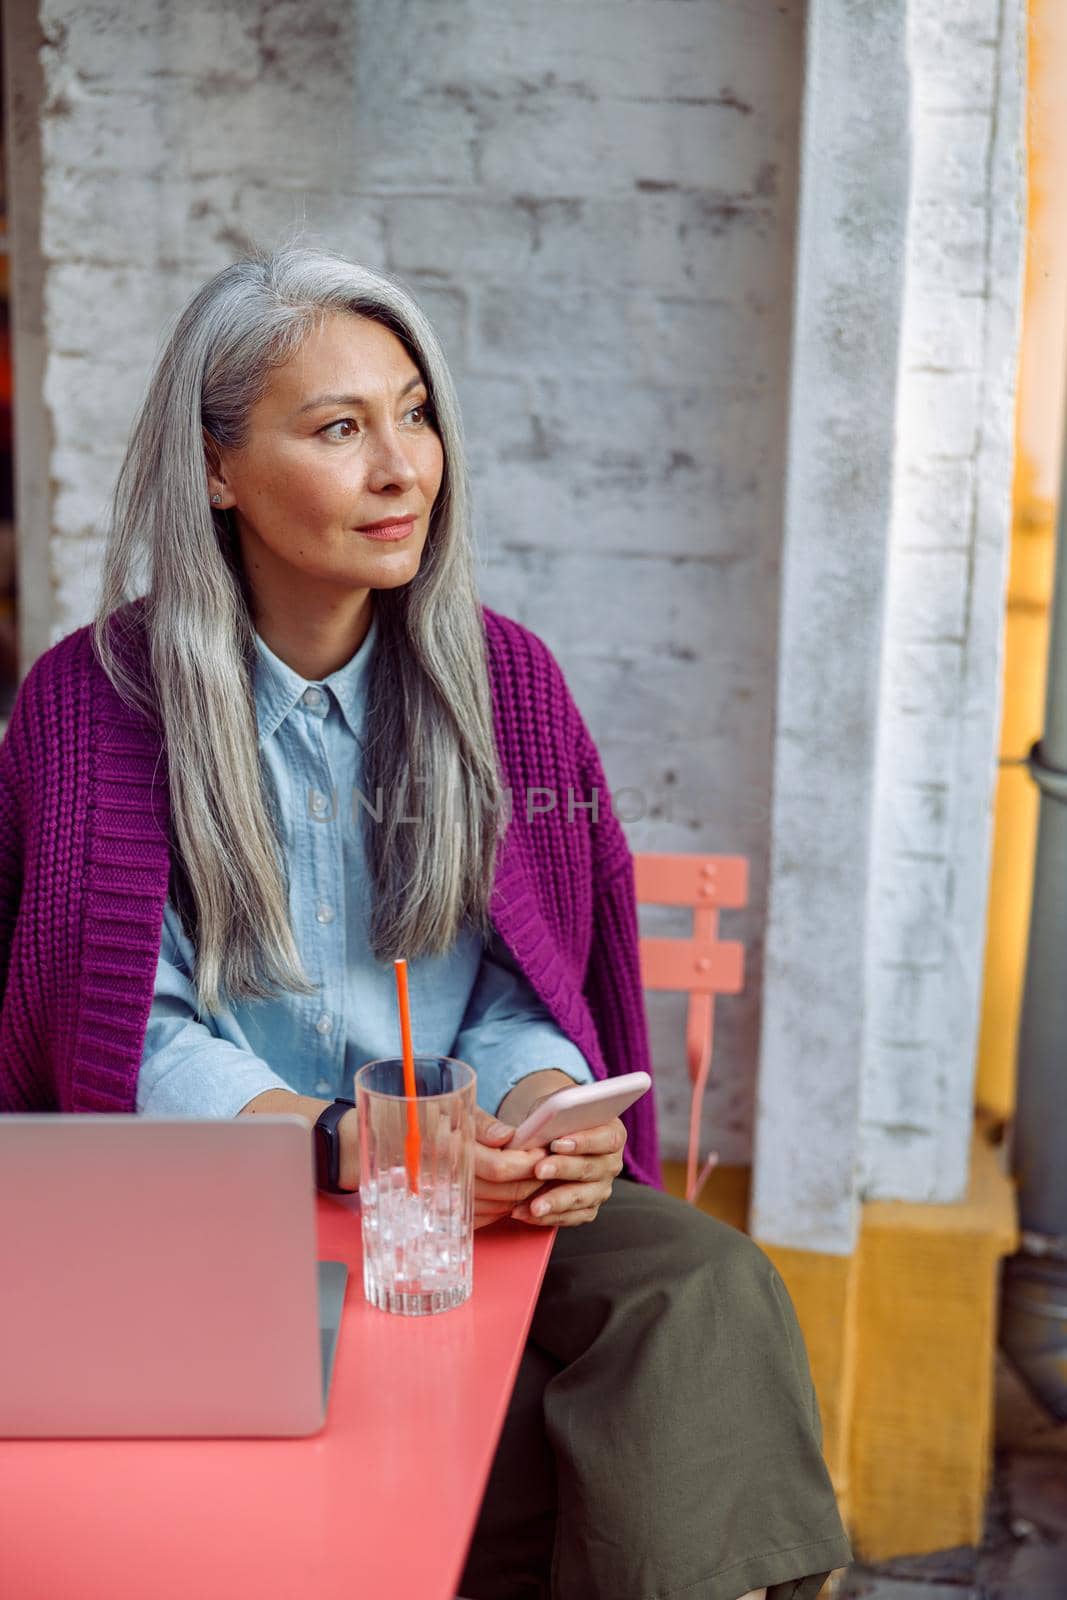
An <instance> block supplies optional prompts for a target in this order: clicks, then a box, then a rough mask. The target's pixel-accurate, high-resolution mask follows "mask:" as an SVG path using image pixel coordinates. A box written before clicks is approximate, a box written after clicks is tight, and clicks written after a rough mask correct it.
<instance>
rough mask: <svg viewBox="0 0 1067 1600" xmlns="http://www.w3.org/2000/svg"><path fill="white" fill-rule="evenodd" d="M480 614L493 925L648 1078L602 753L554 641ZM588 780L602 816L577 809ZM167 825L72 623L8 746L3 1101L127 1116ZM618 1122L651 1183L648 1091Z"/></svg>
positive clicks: (591, 1050) (533, 974)
mask: <svg viewBox="0 0 1067 1600" xmlns="http://www.w3.org/2000/svg"><path fill="white" fill-rule="evenodd" d="M483 614H484V620H485V629H486V641H487V645H488V657H489V672H490V679H491V684H492V694H493V714H494V724H495V729H496V742H497V749H498V752H499V756H500V761H501V766H502V770H503V778H504V783H505V784H506V785H507V786H509V787H510V789H511V792H512V809H511V820H510V823H509V825H508V829H507V832H506V834H505V837H504V840H503V843H502V846H501V849H500V853H499V859H498V864H497V872H496V879H495V882H494V886H493V897H492V902H491V907H490V912H491V916H492V920H493V923H494V924H495V926H496V928H497V930H498V931H499V933H500V934H501V935H502V937H503V938H504V940H505V942H506V944H507V945H508V947H509V948H510V949H511V951H512V953H513V954H514V956H515V958H516V960H517V962H518V963H519V965H520V967H521V969H522V971H523V972H524V973H525V974H526V976H527V978H528V979H529V981H530V983H531V984H532V985H533V987H534V989H535V990H536V992H537V993H538V994H539V995H540V997H541V999H542V1000H543V1002H544V1003H545V1005H546V1006H547V1007H548V1009H549V1011H550V1012H551V1014H552V1016H553V1017H554V1018H555V1020H556V1022H557V1023H558V1024H559V1026H560V1028H562V1030H563V1032H564V1033H565V1034H566V1035H567V1037H568V1038H569V1039H571V1040H572V1041H573V1042H574V1044H576V1045H577V1047H578V1049H579V1050H581V1052H582V1054H583V1055H584V1056H585V1058H586V1060H587V1061H588V1062H589V1064H590V1066H591V1067H592V1069H593V1071H594V1073H595V1074H596V1076H597V1077H601V1078H602V1077H605V1076H606V1075H608V1074H609V1073H610V1074H614V1073H622V1072H635V1071H638V1070H641V1069H644V1070H646V1071H647V1070H649V1048H648V1029H647V1023H646V1019H645V1011H644V1003H643V996H642V990H641V978H640V969H639V965H638V936H637V910H636V904H635V896H634V877H633V861H632V858H631V855H630V851H629V848H628V846H627V843H626V838H625V835H624V833H623V831H622V828H621V827H620V825H619V823H618V821H617V820H616V818H615V817H614V815H613V813H612V810H611V805H610V800H609V794H608V788H607V784H606V782H605V779H604V774H603V770H602V768H601V765H600V760H599V758H598V756H597V752H596V749H595V747H594V745H593V741H592V739H591V738H590V736H589V732H588V730H587V729H586V727H585V724H584V722H583V721H582V718H581V715H580V713H579V711H578V708H577V706H576V705H575V703H574V700H573V699H572V698H571V695H570V693H569V691H568V689H567V686H566V683H565V681H564V678H563V674H562V672H561V671H560V668H559V665H558V663H557V662H556V660H555V659H554V657H553V656H552V654H551V652H550V651H549V649H548V648H547V646H546V645H545V644H544V643H543V642H542V641H541V640H540V639H539V638H538V637H537V636H536V635H535V634H533V633H531V632H530V631H529V630H528V629H527V628H524V627H522V626H521V625H520V624H519V623H517V622H513V621H511V620H510V619H508V618H507V617H503V616H500V615H499V614H498V613H497V612H494V611H490V610H489V609H488V607H485V608H483ZM143 617H144V599H143V598H142V599H139V600H134V601H131V602H129V603H128V604H127V605H125V606H123V607H121V608H120V611H119V612H118V613H116V620H117V619H119V618H121V620H122V622H123V623H124V624H127V625H129V624H132V627H131V629H130V632H129V634H128V635H127V637H128V638H129V640H130V641H131V642H130V643H129V644H128V645H127V644H125V643H124V644H123V646H122V648H124V649H129V650H130V651H132V652H133V656H132V659H133V660H134V661H136V662H138V663H139V665H140V666H141V669H142V670H146V667H145V662H146V660H147V657H146V655H145V654H144V653H143V652H144V650H145V645H146V639H145V630H144V626H143ZM124 631H125V630H124ZM535 789H540V790H543V791H549V793H550V794H552V795H555V796H556V803H555V805H554V807H553V808H552V809H543V810H542V809H541V808H542V807H546V808H547V807H548V805H549V803H550V802H549V799H548V796H547V795H546V794H541V795H537V796H532V791H533V790H535ZM594 791H596V792H597V819H596V820H593V813H592V812H591V810H589V809H581V807H582V804H583V802H584V803H586V804H587V803H588V802H589V801H590V800H591V799H592V796H593V792H594ZM568 794H570V795H571V796H572V797H573V799H572V803H571V804H570V806H568ZM527 796H531V800H530V803H529V805H528V804H527ZM528 811H533V812H534V815H533V816H528ZM168 822H169V793H168V782H167V765H166V752H165V750H164V748H163V744H162V741H161V739H160V736H159V733H158V731H157V730H156V729H154V728H153V727H152V725H151V724H150V723H149V722H148V720H147V719H146V718H144V717H143V716H142V715H141V714H140V713H139V712H137V711H136V710H134V709H133V708H131V707H129V706H127V705H126V704H125V702H124V701H123V700H122V699H121V698H120V697H119V695H118V694H117V693H116V692H115V689H114V687H113V686H112V684H111V682H110V680H109V679H108V677H107V675H106V673H105V672H104V670H103V668H102V666H101V665H100V662H99V660H98V658H97V656H96V653H95V651H94V649H93V645H92V629H91V627H90V626H86V627H83V628H79V629H77V630H76V631H75V632H73V633H71V634H68V635H67V637H66V638H64V639H62V640H60V642H59V643H58V644H56V645H53V647H52V648H51V649H50V650H46V651H45V652H44V654H43V655H42V656H40V657H39V658H38V660H37V661H36V662H35V663H34V665H33V666H32V667H31V669H30V671H29V672H28V673H27V675H26V678H25V680H24V682H23V683H22V685H21V687H20V689H19V693H18V696H17V698H16V701H15V705H14V708H13V711H12V715H11V721H10V725H9V727H8V731H7V734H6V736H5V738H4V740H3V743H2V744H0V1111H98V1112H99V1111H112V1112H114V1111H120V1112H133V1111H134V1109H135V1089H136V1083H137V1075H138V1072H139V1070H140V1064H141V1056H142V1052H143V1049H144V1037H145V1029H146V1026H147V1022H148V1015H149V1011H150V1009H151V1004H152V994H153V989H154V985H155V976H156V963H157V961H158V958H159V950H160V942H161V938H162V930H163V909H164V903H165V900H166V896H167V889H168V882H169V874H170V851H169V846H168ZM623 1120H624V1122H625V1123H626V1126H627V1133H628V1139H627V1146H626V1152H625V1160H626V1166H627V1170H628V1171H629V1172H630V1174H631V1175H632V1176H633V1177H634V1178H636V1179H638V1180H639V1181H640V1182H643V1183H648V1184H651V1185H653V1186H655V1187H657V1188H658V1187H661V1184H662V1180H661V1177H660V1170H659V1158H658V1152H657V1144H656V1122H655V1107H654V1104H653V1096H652V1095H651V1094H648V1095H646V1096H644V1098H643V1099H641V1100H639V1101H638V1103H637V1104H636V1105H635V1106H634V1107H632V1108H631V1110H630V1111H629V1112H627V1113H626V1115H625V1117H624V1118H623Z"/></svg>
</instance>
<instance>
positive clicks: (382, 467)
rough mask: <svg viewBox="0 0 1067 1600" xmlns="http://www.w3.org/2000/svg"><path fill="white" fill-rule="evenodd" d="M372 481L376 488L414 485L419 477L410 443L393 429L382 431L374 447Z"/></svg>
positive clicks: (377, 436)
mask: <svg viewBox="0 0 1067 1600" xmlns="http://www.w3.org/2000/svg"><path fill="white" fill-rule="evenodd" d="M372 454H373V458H374V461H373V466H372V468H371V481H372V483H373V484H374V485H375V486H376V487H380V486H381V485H384V484H386V483H403V484H412V483H414V482H415V479H416V477H417V476H418V474H417V472H416V469H415V463H414V461H413V460H412V451H411V445H410V443H409V442H408V441H407V440H405V439H403V438H402V437H401V436H400V434H398V433H397V432H395V431H394V430H392V429H388V430H380V431H379V432H378V433H377V434H376V435H375V438H374V443H373V445H372Z"/></svg>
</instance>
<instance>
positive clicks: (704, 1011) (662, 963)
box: [634, 855, 748, 1205]
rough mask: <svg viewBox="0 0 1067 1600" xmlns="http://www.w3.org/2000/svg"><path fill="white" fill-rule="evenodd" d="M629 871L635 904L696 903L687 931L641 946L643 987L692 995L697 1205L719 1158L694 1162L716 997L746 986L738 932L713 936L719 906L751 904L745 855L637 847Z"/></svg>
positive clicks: (690, 1173) (688, 1177)
mask: <svg viewBox="0 0 1067 1600" xmlns="http://www.w3.org/2000/svg"><path fill="white" fill-rule="evenodd" d="M634 877H635V882H636V888H637V900H638V903H639V904H640V905H661V906H692V908H693V934H692V938H689V939H656V938H648V937H644V936H642V938H641V941H640V953H641V981H642V983H643V984H644V987H645V988H646V989H671V990H675V991H681V992H683V993H687V994H688V995H689V1011H688V1016H687V1019H686V1030H685V1053H686V1064H687V1066H688V1069H689V1081H690V1083H691V1084H692V1098H691V1101H690V1111H689V1151H688V1156H687V1160H686V1170H685V1197H686V1199H687V1200H688V1201H690V1202H691V1203H692V1204H693V1205H695V1204H696V1203H697V1201H698V1199H699V1198H700V1192H701V1190H702V1189H703V1187H704V1185H705V1183H706V1182H707V1179H708V1175H709V1174H710V1173H711V1171H712V1170H713V1169H714V1167H715V1165H716V1163H717V1161H718V1159H719V1158H718V1155H717V1154H716V1153H715V1152H714V1151H712V1152H711V1153H710V1154H709V1155H708V1157H707V1159H706V1160H705V1161H704V1164H703V1166H699V1161H700V1113H701V1109H702V1107H703V1104H704V1090H705V1088H706V1087H707V1082H708V1072H709V1070H710V1067H711V1052H712V1044H713V1038H714V1023H715V998H714V997H715V996H716V995H717V994H740V992H741V990H742V988H743V987H744V970H745V955H744V947H743V946H742V945H741V944H739V943H738V942H737V941H736V940H732V939H720V938H719V937H718V931H719V912H720V911H725V910H730V911H732V910H736V909H737V908H738V907H741V906H744V905H747V904H748V861H747V859H746V858H745V857H744V856H703V855H693V856H690V855H635V857H634ZM698 1168H699V1170H698Z"/></svg>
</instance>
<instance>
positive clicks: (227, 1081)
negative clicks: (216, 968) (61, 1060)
mask: <svg viewBox="0 0 1067 1600" xmlns="http://www.w3.org/2000/svg"><path fill="white" fill-rule="evenodd" d="M376 635H377V624H376V621H372V623H371V626H370V629H369V631H368V633H367V636H366V638H365V639H364V641H363V643H362V645H361V646H360V648H359V649H358V650H357V651H356V653H355V655H354V656H353V657H352V658H351V660H350V661H348V662H346V663H345V665H344V666H343V667H339V668H338V669H337V671H336V672H331V673H330V675H329V677H327V678H323V679H322V680H321V681H319V682H316V683H312V682H309V681H308V680H306V679H304V678H301V677H300V675H299V674H298V673H296V672H294V671H293V669H292V668H291V667H289V666H287V665H286V663H285V662H284V661H282V660H280V659H279V657H278V656H276V655H275V654H274V653H273V652H272V651H271V650H270V649H268V647H267V646H266V645H265V644H264V642H263V640H262V639H261V638H260V637H259V635H258V634H257V635H256V647H257V652H258V655H257V661H256V672H255V685H254V689H255V704H256V716H257V720H258V724H259V749H260V756H261V760H262V763H263V767H264V769H265V772H266V776H267V781H268V784H269V785H270V786H271V787H272V789H273V795H274V798H275V805H276V811H277V817H278V824H279V833H280V838H281V843H282V847H283V850H284V852H285V855H286V859H287V861H288V863H289V874H290V895H289V905H290V912H291V916H292V926H293V933H294V936H295V938H296V941H297V945H298V948H299V950H300V954H301V957H302V959H303V962H304V966H305V970H306V971H307V973H308V976H309V977H310V978H311V980H312V982H314V983H317V984H318V985H319V992H318V993H317V994H315V995H296V994H292V993H287V994H284V995H282V996H279V997H278V998H275V999H260V1000H251V1001H243V1002H240V1003H239V1004H237V1005H235V1006H234V1007H233V1008H232V1009H226V1010H222V1011H218V1012H213V1013H210V1014H209V1015H208V1016H207V1017H206V1018H204V1020H198V1014H197V1007H196V992H195V989H194V987H193V983H192V972H193V967H194V953H193V948H192V945H191V944H190V941H189V939H188V938H187V937H186V934H185V932H184V930H183V928H182V925H181V922H180V920H179V918H178V915H177V912H176V911H175V909H174V906H173V905H172V903H171V901H170V900H169V899H168V900H167V903H166V907H165V909H164V915H163V936H162V942H161V947H160V956H159V965H158V969H157V972H156V983H155V992H154V996H153V1000H152V1009H151V1014H150V1016H149V1020H148V1029H147V1033H146V1036H145V1045H144V1053H143V1057H142V1061H141V1070H140V1074H139V1077H138V1081H137V1110H138V1111H139V1112H142V1113H144V1114H146V1115H148V1116H174V1115H184V1116H206V1117H232V1116H236V1115H237V1113H238V1112H239V1111H240V1110H241V1108H242V1107H243V1106H246V1105H247V1104H248V1102H249V1101H250V1100H253V1099H254V1098H255V1097H256V1095H258V1094H262V1093H263V1091H264V1090H265V1089H289V1090H292V1091H293V1092H294V1093H297V1094H305V1095H314V1096H317V1097H319V1098H322V1099H325V1098H327V1097H331V1098H332V1097H333V1096H334V1095H346V1096H348V1097H349V1098H352V1097H353V1076H354V1074H355V1071H356V1069H357V1068H358V1067H360V1066H362V1065H363V1063H364V1062H365V1061H372V1060H375V1059H376V1058H378V1057H379V1056H395V1055H398V1054H399V1053H400V1029H399V1024H398V1021H397V1008H396V981H395V977H394V971H393V965H392V963H391V962H387V963H384V964H383V963H380V962H378V961H376V960H375V958H374V956H373V955H372V953H371V950H370V946H369V943H368V933H369V928H370V913H371V895H370V882H369V877H368V871H367V865H366V861H365V858H364V850H363V828H362V822H361V817H360V809H361V806H362V805H363V803H364V802H363V800H361V798H360V796H361V794H362V784H361V774H362V725H363V712H364V691H365V685H366V680H367V669H368V666H369V663H370V658H371V653H372V651H373V649H374V642H375V638H376ZM366 799H367V802H368V803H369V804H371V805H374V804H375V803H376V797H375V796H368V797H366ZM408 982H409V989H410V997H411V1018H412V1034H413V1042H414V1046H415V1051H416V1053H422V1054H435V1055H436V1054H442V1055H450V1056H455V1057H458V1058H459V1059H460V1060H462V1061H467V1062H469V1063H470V1065H471V1066H472V1067H474V1069H475V1071H476V1072H477V1075H478V1089H477V1095H478V1104H479V1105H480V1106H481V1107H482V1108H483V1109H484V1110H486V1111H489V1112H495V1111H496V1109H497V1107H498V1106H499V1104H500V1102H501V1100H503V1098H504V1096H505V1095H506V1094H507V1093H508V1091H509V1090H510V1089H511V1088H513V1087H514V1085H515V1084H516V1083H518V1081H519V1080H520V1078H523V1077H525V1076H526V1075H527V1074H528V1073H530V1072H539V1071H542V1070H544V1069H545V1068H546V1067H556V1068H558V1069H559V1070H561V1071H562V1072H565V1073H567V1074H568V1075H569V1076H570V1077H572V1078H574V1079H575V1081H576V1082H579V1083H589V1082H592V1079H593V1074H592V1072H591V1070H590V1068H589V1065H588V1063H587V1062H586V1060H585V1058H584V1057H583V1056H582V1054H581V1052H580V1051H579V1050H578V1049H577V1048H576V1046H575V1045H573V1044H572V1043H571V1041H570V1040H569V1039H568V1038H567V1037H566V1035H565V1034H564V1033H563V1032H562V1031H561V1030H560V1029H559V1028H558V1027H557V1025H556V1023H555V1022H554V1021H553V1019H552V1017H551V1016H550V1014H549V1013H548V1011H547V1010H546V1008H545V1007H544V1006H543V1005H542V1004H541V1002H540V1000H539V999H538V997H537V995H536V994H535V993H534V991H533V989H532V988H531V986H530V984H529V983H528V981H527V980H526V978H525V977H524V976H523V975H522V973H521V972H520V971H519V969H518V967H517V966H516V964H515V962H514V961H513V959H512V957H511V954H510V952H509V951H508V950H507V948H506V946H505V945H504V943H503V941H502V940H501V939H500V938H499V937H498V936H497V935H496V934H494V936H493V938H492V939H491V940H490V941H489V943H488V945H483V941H482V939H481V937H480V936H479V935H478V934H477V933H476V932H473V931H470V932H466V933H464V934H463V935H461V936H460V938H459V939H457V941H456V943H455V944H454V945H453V947H452V949H451V950H450V951H449V952H448V953H447V954H446V955H443V956H435V957H425V958H418V959H414V960H411V961H409V963H408Z"/></svg>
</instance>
